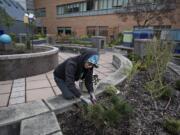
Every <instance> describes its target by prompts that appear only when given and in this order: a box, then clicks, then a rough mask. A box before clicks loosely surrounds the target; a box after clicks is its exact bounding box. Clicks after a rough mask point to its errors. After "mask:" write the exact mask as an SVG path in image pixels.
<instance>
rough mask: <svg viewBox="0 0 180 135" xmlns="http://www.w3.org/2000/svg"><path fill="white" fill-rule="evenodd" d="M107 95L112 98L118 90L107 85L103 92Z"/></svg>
mask: <svg viewBox="0 0 180 135" xmlns="http://www.w3.org/2000/svg"><path fill="white" fill-rule="evenodd" d="M104 92H105V93H106V94H107V95H109V96H113V95H116V94H117V92H118V89H117V88H116V87H115V86H113V85H109V86H107V87H106V88H105V91H104Z"/></svg>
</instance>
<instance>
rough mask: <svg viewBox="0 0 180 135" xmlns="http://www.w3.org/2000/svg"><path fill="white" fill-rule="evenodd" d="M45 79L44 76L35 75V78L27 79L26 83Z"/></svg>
mask: <svg viewBox="0 0 180 135" xmlns="http://www.w3.org/2000/svg"><path fill="white" fill-rule="evenodd" d="M45 79H46V75H45V74H41V75H36V76H32V77H27V78H26V81H38V80H45Z"/></svg>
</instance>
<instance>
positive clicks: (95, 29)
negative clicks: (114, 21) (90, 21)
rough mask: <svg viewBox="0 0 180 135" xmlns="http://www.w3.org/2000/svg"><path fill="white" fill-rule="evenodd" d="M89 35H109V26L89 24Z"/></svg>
mask: <svg viewBox="0 0 180 135" xmlns="http://www.w3.org/2000/svg"><path fill="white" fill-rule="evenodd" d="M87 35H89V36H108V26H88V27H87Z"/></svg>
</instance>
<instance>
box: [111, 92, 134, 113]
mask: <svg viewBox="0 0 180 135" xmlns="http://www.w3.org/2000/svg"><path fill="white" fill-rule="evenodd" d="M111 101H112V103H113V105H114V109H115V110H116V111H117V112H118V113H120V114H122V115H130V114H131V113H132V112H133V108H132V107H131V106H130V105H129V104H128V103H127V102H126V101H124V100H122V99H121V98H120V97H118V96H113V97H111Z"/></svg>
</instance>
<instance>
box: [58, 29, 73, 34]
mask: <svg viewBox="0 0 180 135" xmlns="http://www.w3.org/2000/svg"><path fill="white" fill-rule="evenodd" d="M57 33H58V35H71V34H72V31H71V27H57Z"/></svg>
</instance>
